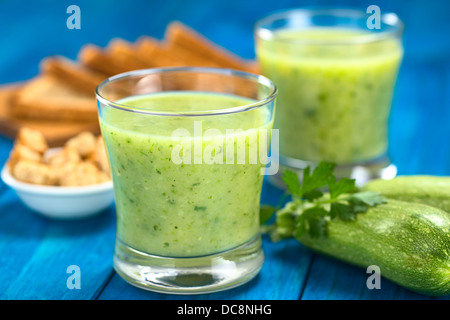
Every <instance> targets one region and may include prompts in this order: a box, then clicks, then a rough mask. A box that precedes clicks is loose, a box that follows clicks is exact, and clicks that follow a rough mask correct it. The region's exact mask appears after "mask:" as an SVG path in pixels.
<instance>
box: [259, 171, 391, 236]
mask: <svg viewBox="0 0 450 320" xmlns="http://www.w3.org/2000/svg"><path fill="white" fill-rule="evenodd" d="M334 168H335V164H333V163H328V162H320V163H319V164H318V165H317V166H316V167H315V168H314V170H313V171H312V172H311V168H310V167H309V166H308V167H307V168H305V169H304V170H303V176H302V182H300V180H299V177H298V176H297V174H296V173H294V172H292V171H290V170H286V171H285V172H284V176H283V181H284V183H285V184H286V186H287V189H288V192H289V194H290V195H291V196H292V200H291V201H289V202H287V203H286V204H285V205H284V206H283V207H280V208H276V207H271V206H267V205H264V206H262V207H261V215H260V217H261V223H262V224H264V223H265V222H267V221H268V220H269V219H270V218H271V217H272V216H273V215H274V214H275V215H276V219H275V223H273V224H272V225H264V226H263V231H265V232H267V233H269V234H270V235H271V237H272V239H273V240H279V239H281V238H286V237H292V236H293V237H295V238H300V237H302V236H304V235H305V234H309V235H310V236H311V237H323V236H326V235H327V225H328V222H329V221H330V220H342V221H351V220H355V219H356V216H357V214H359V213H364V212H366V211H367V210H368V209H369V208H370V207H373V206H376V205H379V204H382V203H385V202H386V199H385V198H384V197H383V196H381V195H380V194H379V193H376V192H370V191H365V192H361V191H359V189H358V188H357V187H356V185H355V179H348V178H341V179H339V180H337V179H336V177H335V175H334V173H333V171H334Z"/></svg>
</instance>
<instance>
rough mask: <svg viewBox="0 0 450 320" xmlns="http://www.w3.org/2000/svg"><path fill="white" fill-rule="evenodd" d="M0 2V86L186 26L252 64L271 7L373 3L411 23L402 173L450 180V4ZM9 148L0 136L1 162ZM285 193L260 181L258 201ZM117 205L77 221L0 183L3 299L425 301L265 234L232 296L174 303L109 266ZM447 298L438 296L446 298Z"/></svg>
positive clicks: (397, 141)
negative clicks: (45, 64) (91, 46)
mask: <svg viewBox="0 0 450 320" xmlns="http://www.w3.org/2000/svg"><path fill="white" fill-rule="evenodd" d="M73 2H74V3H72V2H70V1H48V0H47V1H17V0H14V1H13V0H2V1H0V48H1V50H0V84H1V83H9V82H14V81H21V80H26V79H29V78H31V77H33V76H34V75H36V74H37V73H38V64H39V62H40V61H41V59H42V58H44V57H46V56H49V55H54V54H61V55H64V56H67V57H69V58H75V57H76V54H77V52H78V51H79V49H80V47H81V46H82V45H83V44H84V43H95V44H98V45H100V46H104V45H106V44H107V43H108V41H109V40H110V39H111V38H114V37H121V38H124V39H127V40H130V41H134V40H136V39H137V38H138V37H139V36H141V35H143V34H148V35H152V36H154V37H157V38H160V37H162V36H163V33H164V30H165V27H166V25H167V24H168V23H169V22H170V21H172V20H179V21H182V22H184V23H186V24H188V25H190V26H192V27H193V28H195V29H197V30H198V31H200V32H201V33H203V34H204V35H206V36H207V37H208V38H210V39H212V40H213V41H215V42H217V43H219V44H220V45H222V46H224V47H226V48H228V49H230V50H232V51H234V52H235V53H237V54H239V55H241V56H243V57H245V58H253V57H254V44H253V25H254V23H255V21H256V20H257V19H258V18H261V17H262V16H264V15H266V14H268V13H269V12H271V11H274V10H279V9H287V8H293V7H296V6H299V5H324V4H331V5H340V6H357V7H359V8H361V9H365V8H367V6H369V5H371V4H377V5H378V6H379V7H380V8H381V10H382V11H394V12H397V13H398V14H399V15H400V17H401V18H402V19H403V20H404V22H405V24H406V30H405V52H406V54H405V59H404V62H403V65H402V68H401V71H400V75H399V79H398V86H397V90H396V94H395V98H394V102H393V109H392V116H391V120H390V137H389V139H390V147H389V154H390V157H391V159H392V160H393V162H394V163H395V164H396V165H397V166H398V169H399V173H400V174H419V173H421V174H435V175H450V19H449V16H448V13H449V12H450V3H449V2H448V1H446V0H435V1H419V0H410V1H395V2H394V1H382V0H378V1H376V3H374V1H328V2H326V1H289V0H277V1H261V0H246V1H242V0H227V1H211V0H209V1H206V0H204V1H201V0H191V1H184V0H170V1H169V0H166V1H132V0H129V1H73ZM75 2H76V4H77V5H79V7H80V9H81V18H82V20H81V30H69V29H67V27H66V19H67V17H68V14H67V13H66V9H67V7H68V6H69V5H71V4H75ZM11 148H12V141H11V140H10V139H8V138H5V137H0V163H1V164H2V165H3V163H4V162H5V161H6V159H7V158H8V154H9V151H10V150H11ZM280 195H281V192H280V190H278V189H276V188H275V187H273V186H271V185H270V184H268V183H267V182H265V183H264V188H263V195H262V202H263V203H271V204H275V203H276V202H277V200H278V198H279V196H280ZM114 238H115V210H114V207H111V208H109V209H108V210H106V211H105V212H103V213H102V214H100V215H98V216H96V217H93V218H90V219H86V220H80V221H53V220H48V219H46V218H43V217H41V216H39V215H37V214H35V213H33V212H31V211H30V210H28V209H27V208H25V207H24V206H23V205H22V204H21V202H20V201H19V199H18V197H17V196H16V194H15V193H14V192H13V191H12V190H11V189H9V188H8V187H7V186H5V185H4V183H3V182H0V299H268V300H271V299H277V300H281V299H286V300H298V299H303V300H308V299H430V298H429V297H426V296H422V295H419V294H415V293H412V292H410V291H408V290H405V289H403V288H400V287H399V286H397V285H395V284H393V283H391V282H390V281H388V280H385V279H383V280H382V282H381V289H380V290H369V289H368V288H367V287H366V280H367V277H368V275H367V274H366V270H363V269H360V268H356V267H352V266H349V265H346V264H344V263H341V262H338V261H335V260H333V259H330V258H326V257H323V256H320V255H317V254H314V253H312V252H311V251H310V250H308V249H306V248H304V247H302V246H301V245H300V244H298V243H297V242H296V241H294V240H291V241H285V242H279V243H271V242H270V240H268V239H264V242H263V246H264V250H265V252H266V261H265V264H264V266H263V268H262V270H261V273H260V274H259V275H258V276H257V277H256V278H255V279H254V280H253V281H251V282H249V283H248V284H246V285H244V286H241V287H239V288H235V289H232V290H229V291H225V292H219V293H214V294H210V295H199V296H174V295H164V294H157V293H152V292H148V291H144V290H140V289H137V288H135V287H133V286H130V285H128V284H127V283H126V282H125V281H124V280H122V279H121V278H120V277H119V276H118V275H117V274H115V272H114V271H113V268H112V255H113V245H114ZM71 265H77V266H79V268H80V271H81V288H80V289H72V290H70V289H68V288H67V285H66V281H67V278H68V277H69V276H70V274H69V273H67V267H68V266H71ZM449 298H450V297H449V296H447V297H442V298H440V299H449Z"/></svg>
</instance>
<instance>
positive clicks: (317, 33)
mask: <svg viewBox="0 0 450 320" xmlns="http://www.w3.org/2000/svg"><path fill="white" fill-rule="evenodd" d="M378 18H379V19H378ZM376 19H378V21H377V20H376ZM402 30H403V25H402V22H401V21H400V20H399V19H398V17H397V16H396V15H395V14H392V13H389V14H382V15H380V16H379V17H376V16H371V15H369V14H367V13H366V12H364V11H358V10H350V9H345V10H344V9H297V10H289V11H285V12H280V13H274V14H272V15H270V16H268V17H266V18H263V19H262V20H260V21H259V22H258V23H257V25H256V28H255V39H256V50H257V57H258V60H259V63H260V66H261V69H262V74H264V75H265V76H267V77H270V78H271V79H272V81H274V83H275V84H276V85H277V87H278V89H279V95H278V98H277V111H276V116H275V124H274V127H275V128H278V129H279V130H280V131H279V134H280V164H281V167H288V168H290V169H296V170H297V171H298V172H299V176H301V171H302V169H303V168H305V167H306V166H308V165H310V166H313V167H314V166H315V165H316V164H317V163H318V162H320V161H329V162H334V163H336V164H337V168H336V170H337V171H336V173H337V175H338V176H347V177H348V176H352V177H354V178H356V179H357V183H359V184H362V183H364V182H365V181H367V180H368V179H371V178H375V177H386V178H388V177H393V176H395V174H396V167H395V166H394V165H393V164H391V162H390V160H389V158H388V156H387V148H388V116H389V111H390V107H391V100H392V96H393V91H394V86H395V82H396V77H397V73H398V69H399V65H400V62H401V59H402V56H403V49H402V44H401V35H402ZM282 171H283V170H280V172H282ZM274 181H275V183H278V182H279V179H278V180H274Z"/></svg>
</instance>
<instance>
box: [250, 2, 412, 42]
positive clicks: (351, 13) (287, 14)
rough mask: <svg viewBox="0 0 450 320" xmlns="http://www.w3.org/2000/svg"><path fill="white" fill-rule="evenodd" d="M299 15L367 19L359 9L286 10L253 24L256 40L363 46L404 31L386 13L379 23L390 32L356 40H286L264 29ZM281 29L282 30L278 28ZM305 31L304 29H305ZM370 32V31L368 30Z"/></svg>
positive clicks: (397, 19)
mask: <svg viewBox="0 0 450 320" xmlns="http://www.w3.org/2000/svg"><path fill="white" fill-rule="evenodd" d="M295 14H300V15H304V16H305V17H310V16H314V15H332V16H335V17H342V18H351V19H360V18H367V13H366V12H365V11H363V10H360V9H355V8H343V7H342V8H341V7H339V8H336V7H304V8H296V9H287V10H280V11H276V12H273V13H271V14H269V15H266V16H265V17H262V18H261V19H259V20H258V21H256V23H255V28H254V33H255V37H256V38H261V39H262V40H271V41H277V42H284V43H295V44H297V43H298V44H310V45H345V44H364V43H370V42H376V41H380V40H383V39H386V38H389V37H391V36H394V37H400V36H401V35H402V33H403V30H404V24H403V21H402V20H401V19H400V18H399V17H398V15H397V14H396V13H393V12H386V13H382V14H381V15H380V17H381V23H382V24H384V25H388V26H391V27H393V29H392V30H384V31H377V32H368V33H367V34H365V35H362V36H360V37H357V39H345V40H336V41H328V40H320V39H300V40H298V39H286V38H284V39H283V38H277V37H275V36H274V33H275V32H276V31H275V30H271V29H270V28H267V27H264V25H267V24H268V23H271V22H274V21H276V20H290V19H293V18H292V15H295ZM280 29H282V28H280ZM305 29H306V28H305ZM369 31H370V30H369Z"/></svg>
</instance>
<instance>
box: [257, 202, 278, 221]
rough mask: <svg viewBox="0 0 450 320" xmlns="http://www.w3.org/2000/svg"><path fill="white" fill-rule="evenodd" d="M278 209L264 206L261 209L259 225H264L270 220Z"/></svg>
mask: <svg viewBox="0 0 450 320" xmlns="http://www.w3.org/2000/svg"><path fill="white" fill-rule="evenodd" d="M275 210H276V208H275V207H272V206H269V205H262V206H261V208H260V209H259V224H264V223H266V222H267V221H269V220H270V218H271V217H272V216H273V214H274V213H275Z"/></svg>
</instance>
